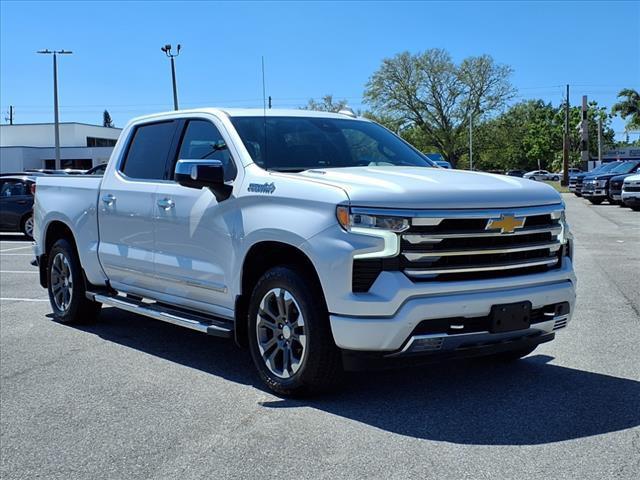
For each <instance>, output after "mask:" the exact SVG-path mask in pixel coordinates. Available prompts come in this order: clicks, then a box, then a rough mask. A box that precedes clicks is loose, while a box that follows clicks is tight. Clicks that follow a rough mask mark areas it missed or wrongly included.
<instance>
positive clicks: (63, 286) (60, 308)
mask: <svg viewBox="0 0 640 480" xmlns="http://www.w3.org/2000/svg"><path fill="white" fill-rule="evenodd" d="M47 275H48V279H47V280H48V282H47V283H48V285H49V286H48V290H49V301H50V303H51V308H52V309H53V315H54V317H55V319H56V320H57V321H59V322H60V323H88V322H91V321H94V320H95V319H96V317H97V316H98V314H99V313H100V307H101V306H102V305H101V304H100V303H97V302H93V301H91V300H89V299H88V298H87V297H86V296H85V294H86V285H85V280H84V276H83V273H82V268H81V266H80V259H79V258H78V254H77V253H76V250H75V248H74V247H73V246H72V245H71V244H70V243H69V242H68V241H67V240H64V239H60V240H58V241H56V243H54V244H53V247H52V248H51V251H50V252H49V265H48V269H47Z"/></svg>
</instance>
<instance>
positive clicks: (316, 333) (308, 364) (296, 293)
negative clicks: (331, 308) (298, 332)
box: [248, 267, 336, 394]
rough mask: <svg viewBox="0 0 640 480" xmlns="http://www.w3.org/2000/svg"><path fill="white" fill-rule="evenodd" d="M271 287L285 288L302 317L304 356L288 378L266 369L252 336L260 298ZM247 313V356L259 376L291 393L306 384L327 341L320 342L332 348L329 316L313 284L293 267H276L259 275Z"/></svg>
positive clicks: (271, 384)
mask: <svg viewBox="0 0 640 480" xmlns="http://www.w3.org/2000/svg"><path fill="white" fill-rule="evenodd" d="M274 288H283V289H285V290H288V291H289V293H290V294H291V295H292V296H293V297H294V298H295V300H296V302H297V303H298V306H299V307H300V310H301V313H302V315H303V317H304V321H305V335H306V345H305V349H306V351H305V357H304V360H303V363H302V365H301V367H300V369H299V370H298V371H297V372H296V373H295V374H294V375H293V376H292V377H290V378H288V379H283V378H280V377H277V376H276V375H274V374H273V373H271V372H270V371H269V369H268V368H267V366H266V365H265V363H264V360H263V359H262V355H261V354H260V350H259V348H258V339H257V337H256V321H257V315H258V309H259V307H260V301H261V300H262V298H263V297H264V295H265V294H266V293H267V292H268V291H269V290H271V289H274ZM248 316H249V317H248V335H249V350H250V352H251V357H252V359H253V362H254V364H255V365H256V368H257V369H258V373H259V374H260V377H261V378H262V380H263V381H264V382H265V383H266V384H267V385H268V386H269V387H270V388H271V389H272V390H275V391H276V392H278V393H284V394H293V393H298V392H301V391H303V390H305V389H306V387H308V386H309V385H308V380H309V379H308V378H307V377H308V376H310V375H312V372H311V370H314V369H316V368H318V362H322V360H323V359H322V351H323V349H325V348H327V345H326V344H323V343H324V342H331V344H332V347H333V348H336V347H335V344H333V337H332V336H330V330H329V329H328V323H329V320H328V313H327V309H326V306H325V303H324V299H323V298H322V296H321V294H320V293H319V292H318V291H317V288H315V286H314V285H313V284H312V283H311V282H309V281H307V280H305V278H304V276H303V275H302V274H301V273H300V272H298V271H297V270H296V269H295V268H292V267H276V268H273V269H271V270H269V271H267V272H266V273H265V274H264V275H263V276H262V278H261V279H260V280H259V281H258V283H257V284H256V286H255V288H254V290H253V292H252V294H251V299H250V303H249V309H248ZM323 322H324V323H323ZM323 327H324V328H323ZM327 332H329V337H330V338H327V336H328V335H327Z"/></svg>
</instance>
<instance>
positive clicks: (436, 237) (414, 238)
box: [402, 225, 562, 245]
mask: <svg viewBox="0 0 640 480" xmlns="http://www.w3.org/2000/svg"><path fill="white" fill-rule="evenodd" d="M561 231H562V227H561V226H560V225H554V226H551V227H541V228H523V229H521V230H516V231H514V232H513V233H508V234H504V233H500V232H499V231H470V232H455V233H452V232H449V233H447V232H442V233H433V234H430V233H425V234H405V235H402V239H403V240H406V241H407V242H409V243H411V244H414V245H415V244H417V243H436V242H439V241H441V240H444V239H447V238H478V237H502V236H505V235H509V236H513V235H531V234H536V233H551V235H559V234H560V232H561Z"/></svg>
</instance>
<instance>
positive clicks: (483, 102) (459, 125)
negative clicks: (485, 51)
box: [364, 49, 514, 165]
mask: <svg viewBox="0 0 640 480" xmlns="http://www.w3.org/2000/svg"><path fill="white" fill-rule="evenodd" d="M511 73H512V70H511V68H510V67H508V66H505V65H499V64H497V63H496V62H495V61H494V60H493V58H492V57H490V56H489V55H482V56H479V57H468V58H466V59H464V60H463V61H462V62H460V63H459V64H455V63H454V62H453V60H452V59H451V56H450V55H449V53H447V52H446V51H445V50H442V49H430V50H427V51H425V52H422V53H418V54H411V53H409V52H404V53H400V54H397V55H396V56H394V57H393V58H387V59H385V60H383V62H382V65H381V67H380V68H379V69H378V70H377V71H376V72H375V73H374V74H373V75H372V76H371V78H370V79H369V81H368V83H367V85H366V89H365V92H364V98H365V101H366V102H367V103H369V104H370V105H371V106H372V108H373V114H374V115H377V116H380V117H384V118H391V119H393V120H394V121H395V122H396V123H397V124H399V125H403V124H412V125H414V126H415V127H416V128H417V129H418V130H419V131H420V132H421V133H422V135H421V137H422V138H421V143H423V144H424V145H433V146H435V147H436V148H437V150H438V151H439V152H440V153H441V154H442V155H443V156H444V158H445V159H446V160H448V161H449V162H451V163H452V164H453V165H456V163H457V161H458V159H459V158H460V157H461V156H462V155H463V154H464V152H465V151H466V149H467V146H466V144H465V138H466V135H467V134H466V131H467V129H468V125H469V119H470V117H471V116H473V118H474V123H475V122H480V121H482V120H483V119H485V118H488V117H489V116H491V115H492V114H494V113H495V112H497V111H499V110H501V109H502V108H503V107H504V106H505V105H506V103H507V101H508V100H509V99H510V98H512V97H513V94H514V89H513V87H512V86H511V83H510V82H509V77H510V76H511ZM411 135H415V132H412V133H411Z"/></svg>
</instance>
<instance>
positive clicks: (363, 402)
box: [79, 308, 640, 445]
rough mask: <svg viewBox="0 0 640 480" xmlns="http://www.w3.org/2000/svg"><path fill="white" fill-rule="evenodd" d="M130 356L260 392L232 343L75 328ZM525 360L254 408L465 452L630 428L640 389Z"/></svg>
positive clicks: (124, 321) (400, 375)
mask: <svg viewBox="0 0 640 480" xmlns="http://www.w3.org/2000/svg"><path fill="white" fill-rule="evenodd" d="M79 328H81V329H82V330H84V331H87V332H90V333H93V334H95V335H98V336H100V337H101V338H104V339H105V340H108V341H112V342H115V343H118V344H121V345H124V346H127V347H130V348H134V349H137V350H140V351H143V352H146V353H148V354H150V355H155V356H158V357H161V358H165V359H167V360H169V361H172V362H176V363H179V364H182V365H185V366H188V367H190V368H196V369H199V370H201V371H204V372H207V373H210V374H212V375H216V376H220V377H222V378H226V379H228V380H231V381H234V382H239V383H243V384H249V385H252V386H255V387H256V388H260V389H263V390H264V387H263V386H262V385H261V383H260V380H259V379H258V377H257V374H256V373H255V370H254V367H253V365H252V363H251V359H250V356H249V354H248V352H246V351H242V350H240V349H238V348H237V347H235V346H234V345H233V343H232V342H230V341H226V340H222V339H215V338H211V337H207V336H205V335H202V334H200V333H197V332H191V331H188V330H184V329H182V328H179V327H175V326H173V325H169V324H165V323H162V322H157V321H154V320H150V319H146V318H143V317H138V316H135V315H132V314H129V313H126V312H122V311H118V310H115V309H111V308H105V309H103V312H102V320H101V322H99V323H97V324H95V325H91V326H83V327H79ZM551 360H553V359H552V357H549V356H546V355H535V354H533V355H532V356H530V357H527V358H526V359H525V360H522V361H520V362H516V363H513V364H509V365H506V364H497V363H493V362H490V361H487V360H477V359H476V360H469V361H459V362H450V363H444V364H435V365H431V366H428V367H421V368H419V369H418V368H413V369H406V370H393V371H386V372H368V373H359V374H352V375H350V376H349V378H348V381H347V382H345V386H344V387H343V388H342V390H340V391H339V392H337V393H334V394H330V395H325V396H322V397H317V398H309V399H302V400H291V399H278V398H277V397H274V400H273V401H266V402H263V403H262V404H261V405H262V407H263V408H300V407H312V408H316V409H318V410H321V411H324V412H328V413H331V414H334V415H337V416H340V417H344V418H346V419H350V420H355V421H358V422H362V423H365V424H368V425H371V426H373V427H376V428H379V429H382V430H386V431H389V432H393V433H397V434H400V435H405V436H409V437H415V438H422V439H429V440H436V441H443V442H451V443H459V444H473V445H537V444H544V443H550V442H559V441H564V440H571V439H575V438H582V437H587V436H593V435H600V434H604V433H608V432H615V431H620V430H625V429H628V428H633V427H636V426H638V425H640V382H638V381H636V380H630V379H626V378H618V377H613V376H609V375H603V374H599V373H592V372H587V371H583V370H577V369H572V368H567V367H562V366H559V365H552V364H550V363H549V362H550V361H551Z"/></svg>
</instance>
